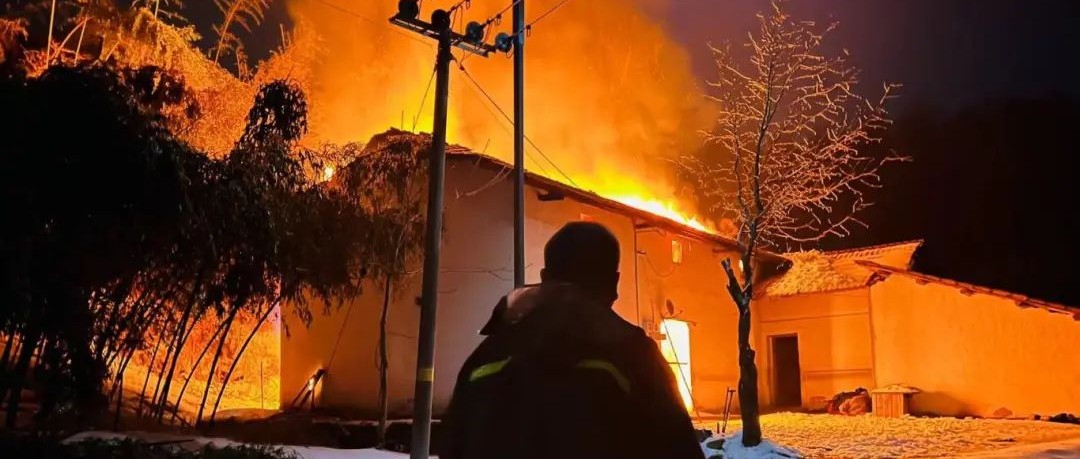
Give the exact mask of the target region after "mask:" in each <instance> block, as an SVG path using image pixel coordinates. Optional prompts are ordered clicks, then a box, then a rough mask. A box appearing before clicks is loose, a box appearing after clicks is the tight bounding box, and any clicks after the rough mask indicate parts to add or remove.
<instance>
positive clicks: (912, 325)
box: [280, 133, 1080, 417]
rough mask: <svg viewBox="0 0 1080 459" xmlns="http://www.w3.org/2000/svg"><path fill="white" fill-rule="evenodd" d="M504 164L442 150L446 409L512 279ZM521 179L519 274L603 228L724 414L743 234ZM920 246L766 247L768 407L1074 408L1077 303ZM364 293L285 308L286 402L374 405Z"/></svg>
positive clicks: (373, 330)
mask: <svg viewBox="0 0 1080 459" xmlns="http://www.w3.org/2000/svg"><path fill="white" fill-rule="evenodd" d="M388 135H401V136H412V134H406V133H391V134H388ZM510 167H511V166H510V165H508V164H506V163H503V162H501V161H499V160H497V159H494V158H491V157H489V156H485V155H481V154H477V153H473V152H470V151H468V150H466V149H462V148H456V147H454V148H450V149H449V151H448V157H447V171H446V185H445V186H446V190H445V191H446V196H447V199H446V205H445V230H444V233H443V245H442V257H441V268H440V273H441V275H440V285H439V301H438V308H439V309H438V314H437V323H438V333H437V340H436V349H437V350H436V365H435V398H434V408H435V412H436V413H440V412H441V411H442V410H443V409H445V407H446V405H447V403H448V402H449V397H450V393H451V390H452V386H453V383H454V379H455V376H456V374H457V371H458V369H459V368H460V366H461V364H462V362H463V361H464V360H465V358H466V357H467V356H468V354H469V353H470V352H471V351H472V349H473V348H474V347H475V346H476V345H477V344H478V343H479V342H480V339H481V337H480V335H479V334H478V330H479V329H480V327H481V326H482V325H483V324H484V322H485V321H486V320H487V319H488V318H489V317H490V314H491V309H492V307H494V306H495V303H496V302H497V301H498V299H499V298H500V297H501V296H502V295H505V294H506V293H507V292H508V291H509V290H510V289H511V288H512V284H513V282H512V277H513V274H512V267H513V260H512V247H513V239H512V238H513V203H512V189H513V183H512V181H511V180H510V177H509V176H508V174H507V171H508V170H509V169H510ZM526 186H527V191H526V196H525V200H526V225H525V227H526V228H525V229H526V253H525V258H526V264H527V269H526V281H527V282H537V281H539V272H540V268H541V267H542V266H541V265H542V260H543V256H542V254H543V246H544V243H545V242H546V241H547V240H548V238H549V237H550V236H551V235H552V234H553V233H554V232H555V231H556V230H557V229H558V228H560V227H561V226H562V225H563V224H565V223H567V222H570V221H576V220H591V221H596V222H599V223H601V224H603V225H605V226H606V227H608V228H609V229H610V230H611V231H612V232H613V233H614V234H615V236H616V237H617V238H618V239H619V242H620V244H621V249H622V257H621V261H620V271H621V273H622V276H621V279H622V280H621V282H620V285H619V299H618V300H617V302H616V303H615V310H616V311H617V312H618V313H619V314H620V315H621V316H622V317H623V318H625V319H626V320H628V321H630V322H632V323H634V324H637V325H639V326H641V327H642V328H643V329H645V330H646V331H647V332H649V334H650V335H651V336H653V337H654V338H655V339H656V340H657V345H658V346H660V347H661V349H662V351H663V352H664V354H665V355H666V356H667V357H668V359H669V362H670V364H671V366H672V369H673V371H674V372H675V374H676V379H677V382H678V383H679V387H680V390H681V392H682V393H683V396H684V400H685V401H686V402H687V406H688V409H690V410H691V411H692V412H693V413H695V414H698V415H706V414H710V413H720V412H721V411H722V409H723V406H724V403H725V399H726V392H727V390H728V389H729V388H734V387H736V386H737V382H738V376H739V369H738V363H737V359H736V355H737V346H736V344H737V343H736V333H737V327H736V323H737V315H736V308H735V306H734V304H733V303H732V301H731V299H730V298H729V296H728V293H727V291H726V285H725V284H726V280H725V276H724V274H723V269H722V267H721V265H720V262H721V261H722V260H724V259H727V258H735V253H736V250H737V248H738V246H737V244H736V243H735V241H732V240H730V239H727V238H724V237H721V236H717V235H715V234H711V233H708V232H704V231H700V230H697V229H694V228H692V227H689V226H686V225H683V224H681V223H678V222H676V221H673V220H670V219H667V218H664V217H661V216H657V215H653V214H651V213H648V212H646V211H643V210H640V209H637V208H634V207H631V206H628V205H625V204H622V203H619V202H616V201H613V200H610V199H606V198H604V197H602V196H599V195H597V194H595V193H591V192H588V191H584V190H580V189H577V188H574V187H571V186H568V185H565V184H563V183H561V182H558V181H554V180H551V179H548V178H545V177H543V176H540V175H536V174H531V173H529V174H527V175H526ZM918 246H919V243H917V242H913V243H904V244H896V245H890V246H881V247H870V248H864V249H857V250H849V251H842V252H829V253H817V252H810V253H797V254H789V255H777V254H772V253H768V252H761V253H760V254H759V255H758V257H757V260H758V261H757V264H758V265H759V266H757V271H756V272H757V273H758V276H759V282H760V283H761V285H763V286H765V288H764V294H762V295H760V297H759V298H758V299H757V301H756V303H755V305H754V306H753V317H754V323H753V329H754V339H755V349H756V350H757V351H758V362H759V363H758V365H759V367H760V375H761V377H760V387H761V394H762V403H763V405H765V406H769V407H777V408H788V407H791V408H798V407H802V408H814V407H815V406H816V405H821V404H823V401H824V400H826V399H827V398H828V397H831V396H832V395H833V394H835V393H837V392H840V391H843V390H851V389H854V388H856V387H865V388H874V387H878V386H882V385H886V384H892V383H904V384H908V385H911V386H915V387H917V388H919V389H921V390H922V393H920V394H918V395H916V396H915V398H914V399H913V400H912V410H914V411H924V412H928V413H936V414H944V415H969V414H973V415H991V414H994V413H997V414H998V415H1001V414H1004V413H1005V412H1006V411H1008V412H1010V414H1011V415H1026V414H1030V413H1050V412H1060V411H1072V412H1080V354H1077V353H1076V349H1080V309H1075V308H1070V307H1066V306H1061V305H1055V304H1051V303H1046V302H1042V301H1038V300H1034V299H1030V298H1026V297H1021V296H1017V295H1012V294H1008V293H1005V292H1000V291H996V290H990V289H983V288H979V287H975V286H970V285H966V284H962V283H957V282H953V281H949V280H945V279H938V278H934V277H930V276H925V275H922V274H918V273H915V272H912V271H911V261H912V257H913V256H914V253H915V251H916V249H917V248H918ZM406 284H407V285H404V286H400V287H399V288H398V291H397V292H396V293H395V294H394V295H393V299H392V304H391V307H390V316H389V325H388V329H389V333H388V343H389V350H390V352H389V362H390V363H389V366H388V367H389V381H390V384H389V410H390V412H391V415H392V416H401V417H407V416H409V415H410V414H411V409H412V396H413V384H414V381H415V372H416V345H417V339H416V338H417V330H418V321H419V306H418V297H419V292H420V276H413V277H412V278H410V279H409V280H408V281H406ZM365 292H368V293H366V294H364V295H362V296H360V297H359V298H357V299H356V300H354V301H351V302H348V303H346V304H344V305H342V306H341V307H335V308H331V312H330V313H329V315H326V316H317V317H316V318H315V320H314V321H313V322H312V324H311V325H310V327H304V326H303V325H301V324H299V323H297V320H296V319H295V318H294V316H293V315H292V314H289V313H288V312H287V311H283V312H284V313H283V314H282V321H283V322H282V323H283V326H284V327H287V330H288V333H283V334H282V338H281V343H282V348H281V383H280V387H281V406H282V408H284V409H288V408H290V406H292V405H293V402H294V401H295V400H298V399H300V400H303V399H304V397H298V396H302V395H304V394H305V391H307V390H309V389H311V391H312V395H311V396H310V398H311V400H313V401H314V404H315V405H318V406H320V407H322V408H325V409H333V410H338V411H341V412H347V413H350V414H352V415H355V416H362V417H368V416H373V415H374V414H375V413H376V410H377V406H378V385H379V372H378V369H377V366H376V362H377V343H378V335H379V334H378V324H379V314H380V312H381V307H382V295H381V293H380V292H381V288H380V286H377V285H373V284H372V285H366V286H365ZM287 307H288V306H286V308H287ZM316 374H321V375H322V377H320V378H318V382H317V384H312V382H313V381H314V378H313V377H314V376H315V375H316ZM736 409H737V408H736Z"/></svg>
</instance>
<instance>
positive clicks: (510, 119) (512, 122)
mask: <svg viewBox="0 0 1080 459" xmlns="http://www.w3.org/2000/svg"><path fill="white" fill-rule="evenodd" d="M458 68H460V69H461V72H462V73H463V74H465V76H466V77H467V78H468V79H469V81H471V82H472V84H473V85H475V86H476V88H477V89H479V90H480V92H481V93H483V94H484V97H486V98H487V99H488V101H490V102H491V104H492V105H494V106H495V108H496V109H498V110H499V113H501V114H502V116H503V118H506V120H507V121H509V122H510V124H511V125H513V124H514V120H513V118H510V115H508V114H507V113H506V111H505V110H503V109H502V107H500V106H499V104H498V103H497V102H495V99H494V98H493V97H491V95H490V94H488V92H487V91H485V90H484V88H483V87H482V86H480V83H478V82H477V81H476V79H475V78H473V76H472V74H470V73H469V71H468V70H467V69H465V66H463V65H460V64H459V65H458ZM525 141H526V142H528V143H529V145H531V146H532V147H533V149H535V150H536V152H537V153H539V154H540V156H541V157H543V158H544V159H545V160H546V161H547V162H548V163H549V164H551V167H554V168H555V170H556V171H558V172H559V174H561V175H562V176H563V177H565V178H566V180H567V181H569V182H570V184H571V185H573V186H574V187H576V188H581V186H579V185H578V184H577V182H575V181H574V179H572V178H570V176H569V175H567V174H566V172H564V171H563V170H562V169H561V168H559V165H558V164H555V161H552V160H551V158H549V157H548V155H546V154H544V150H541V149H540V147H539V146H537V145H536V142H533V141H532V139H530V138H529V137H528V136H525Z"/></svg>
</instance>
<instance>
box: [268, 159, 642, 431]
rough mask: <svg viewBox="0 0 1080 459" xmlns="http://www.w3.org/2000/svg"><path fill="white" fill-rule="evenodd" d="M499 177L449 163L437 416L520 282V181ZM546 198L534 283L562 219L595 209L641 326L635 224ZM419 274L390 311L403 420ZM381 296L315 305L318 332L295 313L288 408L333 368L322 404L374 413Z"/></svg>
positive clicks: (537, 230) (622, 300)
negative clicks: (615, 243) (615, 242)
mask: <svg viewBox="0 0 1080 459" xmlns="http://www.w3.org/2000/svg"><path fill="white" fill-rule="evenodd" d="M495 176H496V171H494V170H491V169H490V168H486V167H482V166H478V165H476V164H475V163H474V162H473V161H472V160H470V159H468V158H462V157H451V158H450V159H449V161H448V168H447V179H446V192H447V195H446V214H445V232H444V234H443V246H442V257H441V266H442V268H441V275H440V285H439V310H438V317H437V321H438V331H437V338H436V349H437V350H436V365H435V398H434V408H435V411H436V413H439V412H441V411H443V410H444V409H445V407H446V404H447V403H448V402H449V399H450V395H451V392H452V390H453V384H454V380H455V378H456V376H457V372H458V370H459V369H460V367H461V364H462V363H463V362H464V360H465V359H466V358H467V357H468V355H469V353H470V352H472V350H473V349H474V348H475V347H476V345H477V344H479V342H480V336H479V335H478V334H477V332H478V330H479V329H480V328H481V327H482V326H483V324H484V323H485V322H486V321H487V319H488V318H489V317H490V315H491V310H492V308H493V307H494V306H495V303H496V302H497V301H498V299H499V298H500V297H501V296H502V295H505V294H506V293H507V292H509V290H510V289H511V287H512V285H513V258H512V253H513V220H512V218H513V203H512V196H513V195H512V188H513V185H512V183H511V182H509V181H508V180H507V179H505V177H504V178H503V179H502V180H497V181H492V179H493V178H494V177H495ZM537 196H538V194H537V190H536V189H533V188H532V187H530V188H529V189H528V190H527V193H526V196H525V198H526V215H527V219H526V265H527V269H526V282H529V283H534V282H539V280H540V268H541V267H542V265H543V247H544V244H545V243H546V242H547V240H548V239H549V238H550V237H551V235H552V234H553V233H554V232H555V231H557V230H558V229H559V228H560V227H562V225H563V224H565V223H567V222H569V221H575V220H579V219H581V218H582V216H583V214H584V215H587V216H588V218H591V219H593V220H595V221H597V222H599V223H602V224H604V225H605V226H607V227H608V228H609V229H610V230H611V231H612V232H613V233H615V235H616V237H618V238H619V240H620V244H621V249H622V254H621V255H622V256H621V263H620V271H621V272H622V282H620V285H619V300H618V301H617V302H616V305H615V309H616V311H617V312H618V313H619V314H620V315H622V316H623V317H624V318H626V319H627V320H629V321H631V322H635V323H636V322H637V317H638V316H637V310H638V307H637V302H636V297H635V294H634V293H635V289H636V287H635V285H634V283H633V282H634V278H635V272H634V268H635V264H634V252H633V242H632V240H633V232H634V227H633V223H632V222H631V220H630V219H629V218H627V217H625V216H622V215H619V214H615V213H613V212H610V211H606V210H602V209H599V208H596V207H593V206H590V205H586V204H582V203H580V202H577V201H574V200H572V199H564V200H559V201H549V202H542V201H540V200H539V199H538V197H537ZM417 268H419V267H417ZM420 277H421V276H420V274H419V273H417V274H416V275H415V276H413V278H412V279H410V281H409V283H408V285H407V286H405V288H403V289H401V290H400V291H399V292H397V294H396V295H395V296H394V298H395V300H394V303H393V306H392V308H391V314H390V327H389V328H390V344H389V346H390V354H389V355H390V399H391V403H390V408H391V411H392V413H393V414H395V415H399V416H407V415H409V414H410V413H411V409H412V408H411V407H412V397H413V384H414V382H415V377H414V375H415V371H416V359H415V355H416V335H417V328H418V323H419V307H418V306H417V305H416V301H417V297H418V296H419V293H420V284H421V279H420ZM381 301H382V289H381V286H377V285H365V293H364V295H362V296H361V297H360V298H358V299H356V300H354V301H352V302H351V307H352V309H351V312H350V311H349V307H350V304H345V305H341V306H340V307H337V306H334V307H331V313H330V314H329V315H322V314H319V313H318V312H319V311H321V308H322V307H323V305H322V304H320V303H318V302H315V303H316V304H313V306H312V308H313V309H314V310H315V311H316V317H315V319H314V321H313V323H312V324H311V327H310V328H305V327H303V326H302V325H301V324H300V323H299V321H298V320H296V319H295V317H291V316H288V315H287V317H286V324H287V326H288V329H289V331H290V333H289V335H288V336H285V337H283V338H282V382H281V398H282V406H283V407H285V408H287V407H288V404H289V403H291V401H292V399H293V397H295V396H296V394H297V393H298V392H299V391H300V390H301V389H302V388H303V386H304V384H305V383H306V382H307V380H308V378H310V377H311V375H312V374H314V373H315V371H317V370H318V369H319V368H327V370H328V372H327V376H326V378H325V381H324V382H323V384H322V386H321V387H320V390H319V394H318V404H319V405H320V406H323V407H328V408H339V409H341V410H343V411H346V412H349V413H352V414H355V415H360V416H370V415H372V414H373V413H374V412H375V410H376V405H377V388H378V372H377V370H376V367H375V359H376V350H377V348H376V346H377V340H378V318H379V311H380V308H381ZM346 315H348V319H347V321H346ZM343 324H344V328H343ZM339 335H340V336H341V339H340V344H338V345H337V346H336V352H335V351H334V349H335V343H336V342H337V340H338V336H339ZM331 354H333V355H334V358H333V361H332V363H331V362H330V356H331Z"/></svg>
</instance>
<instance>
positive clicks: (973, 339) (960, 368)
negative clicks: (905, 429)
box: [871, 275, 1080, 416]
mask: <svg viewBox="0 0 1080 459" xmlns="http://www.w3.org/2000/svg"><path fill="white" fill-rule="evenodd" d="M871 304H872V308H873V324H874V349H875V353H876V363H877V365H876V369H877V381H878V383H879V384H891V383H905V384H910V385H912V386H915V387H917V388H919V389H921V390H922V391H923V392H922V393H921V394H918V395H915V396H914V398H913V399H912V406H911V408H912V410H913V411H916V412H931V413H935V414H943V415H960V416H964V415H979V416H993V415H994V414H995V412H997V411H999V409H1001V408H1004V410H1003V411H1001V412H1000V413H1001V414H1004V413H1005V412H1006V411H1007V412H1011V413H1012V415H1014V416H1027V415H1031V414H1043V415H1047V414H1057V413H1060V412H1073V413H1076V412H1080V353H1078V351H1077V350H1078V349H1080V321H1077V320H1075V319H1074V318H1073V316H1072V315H1070V314H1057V313H1052V312H1050V311H1047V310H1045V309H1041V308H1021V307H1019V306H1018V305H1017V304H1016V302H1015V301H1013V300H1010V299H1007V298H1002V297H997V296H990V295H982V294H979V293H974V294H971V295H966V294H964V293H961V291H960V290H959V289H957V288H956V287H954V286H949V285H943V284H939V283H935V282H930V283H926V282H923V283H920V282H918V281H916V280H915V279H912V278H910V277H905V276H902V275H891V276H889V277H888V278H887V279H886V280H884V281H881V282H879V283H877V284H875V285H874V286H872V287H871Z"/></svg>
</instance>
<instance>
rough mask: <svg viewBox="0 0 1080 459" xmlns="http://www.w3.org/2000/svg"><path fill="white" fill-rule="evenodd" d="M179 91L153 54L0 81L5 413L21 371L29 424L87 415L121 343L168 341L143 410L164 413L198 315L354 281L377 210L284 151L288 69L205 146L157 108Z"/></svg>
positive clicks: (123, 354) (265, 310) (295, 122)
mask: <svg viewBox="0 0 1080 459" xmlns="http://www.w3.org/2000/svg"><path fill="white" fill-rule="evenodd" d="M181 88H182V84H181V83H180V82H179V81H177V80H175V79H173V78H172V77H171V76H170V75H169V74H168V73H165V72H162V71H160V70H159V69H152V68H146V69H139V70H135V71H126V72H115V71H112V70H109V69H106V68H103V67H97V66H89V67H79V68H62V67H54V68H51V69H50V70H48V71H47V72H45V74H43V75H42V76H41V77H40V78H30V79H28V78H26V77H23V76H13V77H11V78H6V79H0V99H3V100H5V101H11V104H10V105H6V106H5V109H3V110H0V138H3V139H5V148H4V149H3V150H2V152H0V165H2V166H0V182H2V183H0V192H2V193H0V196H2V197H3V198H2V199H0V212H2V213H3V215H5V219H6V221H8V222H10V224H5V225H3V228H2V229H0V269H2V272H3V276H2V277H0V304H2V305H3V308H2V309H0V330H3V334H4V335H5V337H6V338H8V339H9V343H10V342H14V341H10V340H11V339H16V340H17V341H19V342H21V343H23V346H22V349H23V350H26V351H27V352H20V353H18V354H17V355H16V354H14V353H9V355H5V356H3V361H2V362H0V364H2V365H0V371H3V379H2V381H3V383H2V385H0V389H2V390H3V391H4V393H5V394H9V395H10V397H8V413H9V417H8V424H9V425H14V421H15V413H16V412H17V409H18V402H19V398H20V395H21V390H22V388H23V387H26V384H27V383H32V388H34V389H35V390H37V391H39V392H41V393H42V410H41V412H40V413H39V420H41V421H45V420H47V419H48V418H50V417H63V418H65V419H70V418H72V417H71V416H70V415H69V414H70V413H72V412H75V413H81V414H83V415H84V416H83V420H84V422H87V423H93V420H94V419H93V418H94V416H95V415H97V414H99V413H100V412H101V411H102V408H103V401H104V400H103V398H104V396H105V395H108V394H110V393H115V392H116V388H117V387H118V386H119V384H121V382H122V379H123V375H122V373H123V368H124V365H126V362H127V361H129V360H130V359H131V358H132V354H134V353H135V352H137V351H139V350H141V349H144V348H149V347H156V346H157V345H158V343H159V342H160V343H163V344H164V346H162V348H163V349H167V350H168V351H167V352H164V353H163V357H162V359H161V360H160V361H159V362H156V363H155V362H153V361H152V362H151V364H152V365H155V366H156V367H158V368H159V370H158V372H159V376H160V377H161V379H162V380H163V381H164V384H163V385H162V386H161V387H160V389H161V390H160V392H161V393H160V395H158V396H155V397H154V398H153V399H152V400H150V403H148V404H147V407H148V408H150V410H149V413H150V414H155V415H156V417H157V419H159V420H160V419H162V415H163V413H164V411H165V410H166V408H167V407H168V406H170V404H171V403H172V400H171V393H170V389H171V385H170V383H171V382H172V379H173V372H174V370H175V368H176V365H177V362H178V359H179V355H180V353H181V351H182V350H183V349H184V346H185V344H186V343H187V339H188V337H189V336H190V335H191V333H192V331H193V330H194V328H195V326H196V325H197V324H198V323H199V321H200V320H202V319H203V318H205V317H210V316H218V317H223V316H232V315H235V314H237V313H238V312H247V313H250V314H257V315H260V316H261V317H262V319H260V321H259V324H261V323H262V321H263V320H265V318H266V317H267V315H268V314H269V311H271V310H272V307H273V306H274V305H276V304H278V303H279V302H280V301H282V300H285V299H291V300H294V301H297V302H300V303H301V304H302V303H303V299H304V298H305V297H304V295H302V294H301V293H302V292H303V291H304V290H305V289H310V290H311V291H314V292H316V293H317V294H319V295H322V296H323V297H325V298H331V297H332V298H336V299H341V298H345V297H348V296H349V295H355V294H358V293H359V289H358V287H357V286H358V285H359V282H360V278H361V277H362V276H363V273H364V271H363V270H362V269H358V267H360V266H361V265H362V263H363V262H362V260H364V259H365V258H366V256H365V253H366V252H365V250H367V249H368V247H369V246H368V245H367V243H366V241H367V238H368V237H369V236H370V231H369V230H368V229H369V228H370V227H371V225H370V223H369V222H370V221H372V219H371V218H370V217H369V216H368V214H367V213H365V212H364V209H363V208H360V207H357V206H355V205H352V202H353V201H351V200H350V199H349V198H348V197H347V195H345V194H343V193H341V192H338V191H334V190H332V189H330V187H326V186H324V185H319V184H315V183H313V182H312V181H310V180H308V176H307V174H306V173H305V170H306V167H308V166H306V165H305V162H304V161H303V160H302V159H301V158H300V157H297V156H296V155H294V150H293V148H292V147H291V146H290V145H291V143H292V142H294V141H295V139H296V138H297V137H298V135H299V133H301V132H303V128H304V125H305V123H306V102H305V101H304V99H303V95H302V93H300V92H299V91H297V90H295V88H293V87H291V86H289V85H288V84H285V83H277V84H273V85H270V86H268V87H267V88H265V89H264V90H263V91H261V93H260V94H262V95H263V96H264V97H260V98H259V99H258V100H257V101H256V103H255V105H254V106H253V108H252V109H251V115H250V117H249V119H251V120H252V123H251V125H250V126H249V127H248V129H247V130H246V131H247V132H248V133H249V135H247V136H245V139H244V141H243V142H240V143H238V144H237V146H236V149H235V150H234V151H233V152H232V154H230V155H229V156H228V157H227V158H226V159H224V160H214V159H210V158H207V157H206V156H205V155H203V154H201V153H200V152H198V151H195V150H193V149H191V148H190V147H188V146H187V145H186V144H185V143H183V142H181V141H179V140H177V139H176V138H175V137H174V136H173V134H172V133H171V132H170V131H169V129H168V128H167V122H166V120H165V119H164V118H163V117H162V116H161V115H160V111H161V109H162V107H165V106H173V105H176V104H180V103H182V102H183V101H184V100H185V96H184V94H183V91H182V89H181ZM301 310H302V308H301ZM302 314H303V313H302ZM307 314H308V315H310V313H307ZM256 328H257V325H256ZM252 333H254V330H253V331H252ZM249 336H250V335H249ZM151 337H152V338H153V340H151ZM248 341H250V338H249V340H248ZM5 344H7V343H5ZM5 347H6V348H10V346H5ZM38 347H40V348H41V349H42V351H41V353H40V355H39V356H38V357H37V360H36V364H35V365H33V372H31V371H30V369H31V365H30V364H31V360H32V358H33V354H34V353H33V351H34V349H35V348H38ZM241 355H242V350H241ZM239 358H240V355H237V356H236V357H235V358H234V359H233V362H232V364H231V366H230V373H231V371H232V369H233V368H235V366H236V361H237V360H238V359H239ZM121 362H123V363H121ZM117 364H120V365H117ZM118 366H119V367H120V370H119V373H120V374H116V375H114V376H115V378H114V379H107V378H106V377H105V375H106V374H107V373H108V371H110V370H116V368H117V367H118ZM110 380H111V381H113V389H112V390H106V389H107V387H103V386H104V385H105V384H106V383H108V382H109V381H110ZM117 397H118V395H117ZM219 399H220V393H219ZM215 405H216V403H215ZM71 427H77V426H71Z"/></svg>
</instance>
